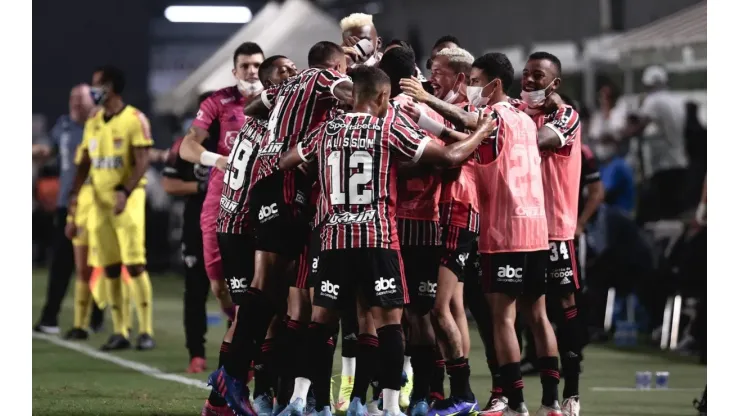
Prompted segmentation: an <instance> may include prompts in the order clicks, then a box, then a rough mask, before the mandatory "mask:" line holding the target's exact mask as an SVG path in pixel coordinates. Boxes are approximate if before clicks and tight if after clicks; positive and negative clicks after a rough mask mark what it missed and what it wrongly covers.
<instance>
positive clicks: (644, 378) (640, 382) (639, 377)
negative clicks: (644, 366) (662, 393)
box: [635, 371, 653, 390]
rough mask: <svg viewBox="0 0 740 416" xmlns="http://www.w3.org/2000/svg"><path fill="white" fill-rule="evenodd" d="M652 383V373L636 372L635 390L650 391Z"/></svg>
mask: <svg viewBox="0 0 740 416" xmlns="http://www.w3.org/2000/svg"><path fill="white" fill-rule="evenodd" d="M652 381H653V373H652V372H650V371H638V372H637V373H635V388H636V389H637V390H650V385H651V384H652Z"/></svg>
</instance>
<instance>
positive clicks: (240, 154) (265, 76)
mask: <svg viewBox="0 0 740 416" xmlns="http://www.w3.org/2000/svg"><path fill="white" fill-rule="evenodd" d="M295 74H296V68H295V64H294V63H293V61H291V60H290V59H288V58H286V57H285V56H282V55H275V56H271V57H269V58H267V59H265V60H264V61H263V62H262V64H261V65H260V67H259V70H258V75H259V79H260V82H261V83H262V85H264V86H265V87H266V88H270V87H272V86H274V85H278V84H280V83H281V82H283V81H284V80H286V79H288V78H290V77H291V76H293V75H295ZM266 133H267V121H266V120H261V119H258V118H253V117H247V119H246V121H245V123H244V126H243V127H242V129H241V131H240V132H239V135H238V136H237V138H236V141H235V142H234V145H233V147H232V149H231V153H230V154H229V159H228V163H227V165H226V172H225V174H224V179H223V183H222V184H221V188H222V189H221V202H220V205H221V208H220V210H219V213H218V219H217V221H216V224H217V228H216V231H217V237H218V246H219V251H220V252H221V258H222V262H223V269H224V278H225V280H226V282H227V286H228V288H229V293H230V295H231V299H232V300H233V301H234V303H235V304H236V305H237V307H239V305H241V304H242V300H243V298H244V296H245V295H246V293H247V289H248V288H249V285H250V283H251V281H252V276H253V275H254V233H253V225H252V223H251V220H250V216H249V204H248V199H249V194H250V191H251V188H252V185H253V184H254V182H255V180H256V177H257V168H256V167H255V160H256V159H257V153H258V151H259V149H260V146H261V145H262V141H263V140H264V138H265V137H266ZM235 325H237V326H238V325H242V323H241V322H239V321H237V322H236V324H235ZM269 335H270V334H268V337H267V339H265V340H264V342H263V343H262V346H261V347H262V349H261V352H262V354H261V356H260V359H261V360H262V361H263V362H261V363H259V364H260V365H258V364H257V363H255V367H259V368H260V370H255V373H256V374H255V389H254V402H253V404H254V407H255V411H256V412H257V414H259V415H262V414H271V412H272V401H273V400H272V395H271V393H270V389H271V388H272V387H273V386H272V385H271V384H272V383H271V382H272V377H270V374H272V373H274V368H273V367H274V360H273V359H272V358H273V357H274V352H275V351H276V346H275V345H274V344H275V342H274V339H273V337H271V336H269ZM227 338H229V339H227ZM227 338H224V341H223V343H222V344H221V351H224V352H229V351H230V350H231V349H230V342H231V339H230V337H227ZM240 354H241V351H239V350H236V349H235V350H234V351H232V352H230V357H223V358H220V359H219V368H220V367H221V366H222V365H224V364H225V363H226V362H227V361H228V360H231V359H234V357H235V356H236V355H240ZM211 396H213V397H211V398H209V400H208V402H207V404H206V406H209V405H210V406H221V407H222V408H223V407H225V405H226V402H225V401H224V399H223V398H222V397H221V396H218V392H217V390H216V389H214V390H213V392H212V393H211ZM224 410H227V409H224Z"/></svg>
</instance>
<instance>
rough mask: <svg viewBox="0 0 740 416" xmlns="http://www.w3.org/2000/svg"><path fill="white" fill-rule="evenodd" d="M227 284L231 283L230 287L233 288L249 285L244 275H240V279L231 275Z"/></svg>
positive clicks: (238, 288) (243, 287)
mask: <svg viewBox="0 0 740 416" xmlns="http://www.w3.org/2000/svg"><path fill="white" fill-rule="evenodd" d="M229 284H230V285H231V289H233V290H244V289H247V288H248V287H249V284H247V278H246V277H242V278H241V279H239V278H236V277H232V278H231V279H229Z"/></svg>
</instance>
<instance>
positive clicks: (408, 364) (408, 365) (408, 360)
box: [403, 355, 414, 378]
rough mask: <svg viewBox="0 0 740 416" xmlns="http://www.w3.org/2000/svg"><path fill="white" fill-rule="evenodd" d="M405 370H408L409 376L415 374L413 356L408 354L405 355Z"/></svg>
mask: <svg viewBox="0 0 740 416" xmlns="http://www.w3.org/2000/svg"><path fill="white" fill-rule="evenodd" d="M403 371H405V372H406V375H407V376H409V378H411V375H412V374H414V368H413V367H411V357H409V356H408V355H404V356H403Z"/></svg>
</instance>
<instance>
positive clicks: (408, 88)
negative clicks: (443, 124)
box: [399, 78, 431, 103]
mask: <svg viewBox="0 0 740 416" xmlns="http://www.w3.org/2000/svg"><path fill="white" fill-rule="evenodd" d="M399 84H400V85H401V91H403V92H404V94H406V95H408V96H409V97H411V98H413V99H415V100H416V101H419V102H422V103H426V102H427V101H428V100H429V98H430V97H431V96H430V95H429V93H428V92H426V91H425V90H424V86H423V85H421V81H419V80H418V79H416V78H404V79H402V80H401V82H400V83H399Z"/></svg>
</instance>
